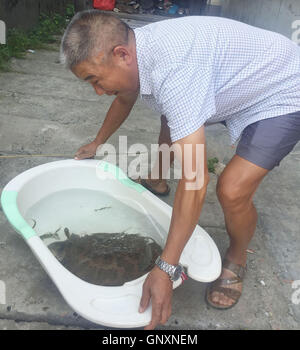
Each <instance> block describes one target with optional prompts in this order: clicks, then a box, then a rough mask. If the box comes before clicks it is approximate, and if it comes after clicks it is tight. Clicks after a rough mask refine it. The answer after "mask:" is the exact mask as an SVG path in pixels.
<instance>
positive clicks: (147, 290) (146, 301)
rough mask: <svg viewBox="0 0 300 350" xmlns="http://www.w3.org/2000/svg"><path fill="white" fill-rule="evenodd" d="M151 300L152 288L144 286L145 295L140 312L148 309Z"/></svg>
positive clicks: (143, 295)
mask: <svg viewBox="0 0 300 350" xmlns="http://www.w3.org/2000/svg"><path fill="white" fill-rule="evenodd" d="M150 298H151V293H150V288H149V287H147V286H145V285H144V287H143V294H142V298H141V301H140V307H139V312H144V311H145V310H146V309H147V307H148V305H149V302H150Z"/></svg>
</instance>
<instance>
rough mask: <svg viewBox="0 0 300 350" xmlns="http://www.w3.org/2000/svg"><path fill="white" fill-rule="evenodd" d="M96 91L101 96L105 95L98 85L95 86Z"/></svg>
mask: <svg viewBox="0 0 300 350" xmlns="http://www.w3.org/2000/svg"><path fill="white" fill-rule="evenodd" d="M94 89H95V92H96V94H97V95H99V96H102V95H103V94H105V91H104V90H103V89H101V88H100V87H99V86H97V85H94Z"/></svg>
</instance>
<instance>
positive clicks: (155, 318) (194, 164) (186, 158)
mask: <svg viewBox="0 0 300 350" xmlns="http://www.w3.org/2000/svg"><path fill="white" fill-rule="evenodd" d="M175 144H176V145H177V146H176V147H178V149H179V150H181V152H178V153H182V155H183V156H182V159H180V160H182V179H180V181H179V183H178V186H177V190H176V194H175V200H174V205H173V213H172V219H171V224H170V229H169V234H168V238H167V242H166V245H165V248H164V250H163V252H162V254H161V258H162V259H163V260H165V261H166V262H168V263H170V264H172V265H175V264H178V262H179V258H180V255H181V253H182V251H183V249H184V247H185V245H186V243H187V241H188V240H189V238H190V236H191V235H192V233H193V231H194V229H195V227H196V224H197V222H198V219H199V216H200V213H201V210H202V207H203V203H204V198H205V194H206V188H207V184H208V181H209V175H208V169H207V162H206V148H205V134H204V126H203V127H201V128H200V129H199V130H197V131H196V132H194V133H193V134H191V135H189V136H187V137H185V138H183V139H181V140H179V141H177V142H175ZM185 145H190V147H191V149H192V151H191V149H190V150H189V152H187V153H186V154H185V153H184V148H185ZM197 145H204V146H203V154H202V155H201V152H200V154H197V153H196V151H195V150H196V147H197ZM188 147H189V146H188ZM200 148H201V146H200ZM178 153H177V154H175V156H176V157H177V158H178ZM199 157H200V158H199ZM201 157H202V162H200V163H199V159H200V160H201ZM199 164H200V166H199ZM184 169H189V170H188V171H184ZM191 170H193V171H195V176H194V177H193V178H192V179H191V178H190V175H191ZM193 184H196V185H198V188H197V186H196V188H195V189H190V190H188V189H187V188H188V186H191V185H193ZM150 298H151V299H152V320H151V322H150V324H149V325H148V326H147V327H145V329H154V328H155V327H156V325H157V324H159V323H165V322H166V321H167V320H168V318H169V317H170V315H171V299H172V282H171V281H170V279H169V277H168V276H167V274H166V273H165V272H164V271H161V270H160V269H159V268H158V267H157V266H155V267H154V268H153V270H152V271H151V272H150V274H149V275H148V277H147V279H146V281H145V282H144V286H143V295H142V298H141V303H140V306H141V307H140V312H143V311H144V310H146V308H147V307H148V305H149V301H150Z"/></svg>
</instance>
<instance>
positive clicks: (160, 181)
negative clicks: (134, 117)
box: [146, 115, 174, 193]
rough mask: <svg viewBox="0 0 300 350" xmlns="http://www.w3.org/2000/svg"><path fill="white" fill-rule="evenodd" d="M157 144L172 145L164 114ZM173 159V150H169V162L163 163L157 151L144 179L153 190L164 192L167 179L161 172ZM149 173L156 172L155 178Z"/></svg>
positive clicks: (160, 154) (161, 156)
mask: <svg viewBox="0 0 300 350" xmlns="http://www.w3.org/2000/svg"><path fill="white" fill-rule="evenodd" d="M158 144H159V146H161V145H163V144H167V145H168V146H169V147H170V146H171V145H172V141H171V137H170V129H169V127H168V124H167V119H166V117H165V116H164V115H162V116H161V127H160V134H159V138H158ZM173 161H174V154H173V152H171V154H170V163H169V164H163V155H162V152H159V153H158V156H157V158H156V161H155V164H154V166H153V169H152V171H151V172H150V173H149V175H148V179H146V182H147V184H148V185H150V186H151V187H152V188H153V189H154V190H155V191H157V192H159V193H164V192H165V191H166V190H167V181H166V179H165V175H166V174H164V173H163V170H168V168H169V167H170V166H171V164H172V163H173ZM151 174H158V178H157V176H156V178H155V179H153V178H152V177H153V176H151Z"/></svg>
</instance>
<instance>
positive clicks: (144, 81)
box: [133, 28, 151, 95]
mask: <svg viewBox="0 0 300 350" xmlns="http://www.w3.org/2000/svg"><path fill="white" fill-rule="evenodd" d="M133 31H134V34H135V43H136V57H137V64H138V72H139V81H140V95H151V80H150V79H151V71H150V69H149V64H147V59H146V57H147V46H146V40H145V36H144V33H143V29H142V28H135V29H134V30H133Z"/></svg>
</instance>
